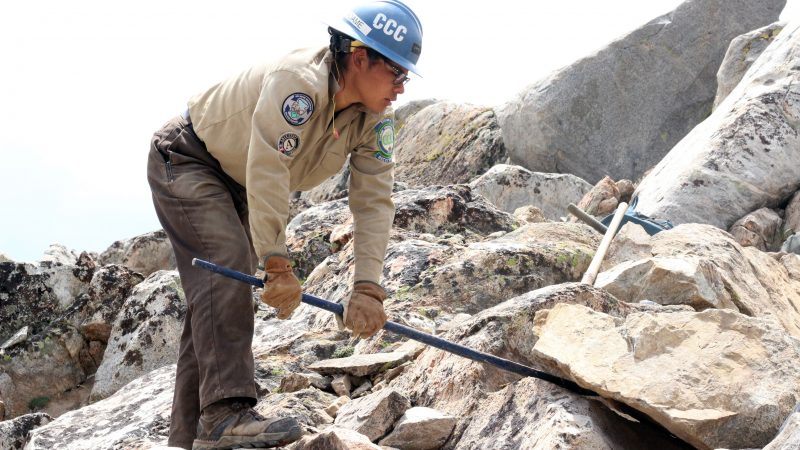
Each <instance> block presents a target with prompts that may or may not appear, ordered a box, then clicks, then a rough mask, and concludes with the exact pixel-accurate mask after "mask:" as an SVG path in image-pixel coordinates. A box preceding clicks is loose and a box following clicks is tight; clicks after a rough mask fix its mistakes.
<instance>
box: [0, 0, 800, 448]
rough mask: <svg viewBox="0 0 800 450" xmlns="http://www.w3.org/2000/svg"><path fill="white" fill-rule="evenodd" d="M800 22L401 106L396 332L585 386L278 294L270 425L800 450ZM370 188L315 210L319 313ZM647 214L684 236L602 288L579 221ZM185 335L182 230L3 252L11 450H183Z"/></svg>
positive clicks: (339, 437)
mask: <svg viewBox="0 0 800 450" xmlns="http://www.w3.org/2000/svg"><path fill="white" fill-rule="evenodd" d="M783 5H784V1H778V0H770V1H763V2H745V1H725V2H722V1H721V0H689V1H687V2H685V3H684V4H682V5H681V6H679V7H678V8H677V9H676V10H675V11H673V12H672V13H670V14H667V15H665V16H663V17H659V18H657V19H655V20H654V21H652V22H650V23H648V24H645V25H644V26H643V27H642V28H640V29H639V30H636V31H634V32H632V33H630V34H629V35H627V36H625V37H623V38H621V39H620V40H618V41H615V42H613V43H611V44H610V45H609V47H608V48H607V49H604V50H602V51H600V52H598V53H597V54H595V55H591V56H589V57H587V58H586V59H584V60H581V61H578V62H576V63H575V64H574V65H571V66H568V67H566V68H564V69H562V70H561V71H559V72H558V73H556V74H553V76H552V77H550V78H549V79H547V80H544V81H540V82H538V83H536V84H534V85H532V86H531V87H529V88H528V89H526V90H525V91H524V92H522V93H520V95H519V97H518V98H516V99H513V100H511V101H510V102H509V103H508V104H507V105H505V106H504V107H502V108H498V110H496V111H493V110H492V109H490V108H483V107H478V106H474V105H462V104H454V103H451V102H446V101H434V100H431V101H426V102H416V103H414V104H410V105H408V106H407V107H405V108H403V109H402V110H401V111H398V117H400V118H402V121H401V122H402V126H401V128H400V130H399V135H398V142H397V146H398V148H397V151H396V154H397V155H398V169H397V182H396V186H395V192H394V194H393V200H394V202H395V205H396V215H395V219H394V225H393V228H392V233H391V240H390V244H389V248H388V251H387V255H386V260H385V265H384V271H383V284H384V286H385V287H386V289H387V291H388V293H389V297H388V299H387V301H386V309H387V313H388V315H389V318H390V320H392V321H394V322H397V323H400V324H403V325H406V326H409V327H413V328H415V329H418V330H420V331H424V332H426V333H430V334H434V335H436V336H437V337H440V338H443V339H446V340H448V341H451V342H455V343H458V344H461V345H464V346H467V347H470V348H473V349H476V350H479V351H481V352H486V353H490V354H493V355H496V356H499V357H502V358H505V359H508V360H511V361H515V362H518V363H520V364H524V365H526V366H529V367H531V368H534V369H536V370H539V371H542V372H546V373H549V374H552V375H555V376H557V377H561V378H565V379H568V380H570V381H573V382H575V383H576V384H577V385H578V386H580V387H581V388H583V389H584V391H582V393H578V392H575V391H574V390H569V389H566V388H563V387H559V386H557V385H555V384H552V383H550V382H547V381H544V380H541V379H538V378H535V377H523V376H520V375H517V374H514V373H511V372H507V371H504V370H502V369H500V368H498V367H495V366H492V365H487V364H485V363H479V362H475V361H472V360H468V359H465V358H462V357H460V356H456V355H453V354H451V353H448V352H445V351H442V350H437V349H435V348H431V347H427V346H425V345H422V344H419V343H417V342H415V341H411V340H408V339H405V338H402V337H400V336H397V335H393V334H391V333H388V332H386V331H381V332H379V333H378V334H377V335H376V336H374V337H372V338H370V339H367V340H358V339H353V338H351V337H350V336H349V334H348V333H346V332H342V331H339V330H338V329H337V326H336V323H335V320H334V319H333V316H332V315H331V314H330V313H327V312H324V311H321V310H318V309H315V308H313V307H310V306H308V305H303V306H301V307H300V308H299V309H298V310H297V311H296V312H295V313H294V315H293V316H292V317H291V318H290V319H289V320H285V321H281V320H278V319H277V318H275V316H274V313H273V311H272V310H271V309H270V308H268V307H266V306H265V305H262V304H260V302H259V301H257V298H258V296H257V292H254V293H253V294H254V296H253V299H254V300H253V303H254V309H255V311H256V318H257V320H256V328H255V339H254V346H253V353H254V356H255V363H256V382H257V386H258V390H259V396H260V399H259V402H258V405H257V406H256V409H257V410H258V411H260V412H262V413H264V414H269V415H274V414H278V415H291V416H294V417H296V418H298V420H300V422H301V423H302V424H303V425H304V427H305V431H306V435H305V436H304V437H303V438H302V440H300V441H298V442H297V443H295V444H292V445H291V446H289V447H287V448H288V449H292V450H312V449H313V450H316V449H320V450H322V449H381V448H383V449H390V448H394V449H401V450H407V449H408V450H410V449H448V450H455V449H459V450H460V449H537V450H538V449H541V450H545V449H546V450H550V449H556V448H560V449H609V450H611V449H613V450H638V449H645V448H646V449H667V450H669V449H691V448H696V449H703V450H710V449H755V448H763V449H765V450H778V449H781V450H789V449H797V448H800V238H799V237H798V236H800V191H799V190H800V164H798V163H797V162H798V161H800V136H799V135H798V132H799V131H800V22H798V21H794V22H789V23H775V21H776V20H777V17H778V15H779V14H780V11H781V9H782V7H783ZM698 30H703V32H702V33H701V34H702V36H700V35H697V33H699V31H698ZM717 85H719V90H717ZM620 93H624V94H625V95H619V94H620ZM642 93H646V94H647V95H646V96H644V97H642ZM635 99H639V100H635ZM665 99H669V102H662V100H664V101H665ZM715 99H716V100H715ZM712 107H713V111H712ZM623 113H624V114H623ZM556 117H557V118H558V123H557V125H558V126H556V125H555V124H554V123H550V122H549V121H550V120H555V118H556ZM633 118H636V120H634V119H633ZM525 133H527V135H526V136H527V138H529V139H527V140H524V141H525V145H523V141H521V140H519V139H518V137H519V136H522V135H523V134H525ZM534 138H535V139H534ZM576 143H581V144H582V145H583V146H582V147H580V146H576V145H574V144H576ZM587 149H597V150H598V153H597V154H596V157H592V158H589V157H587V153H586V152H587V151H589V150H587ZM606 149H609V150H606ZM610 149H615V150H613V151H612V150H610ZM616 150H619V151H618V152H616ZM633 162H635V164H634V163H633ZM556 172H558V173H556ZM347 177H348V172H347V170H343V172H342V173H341V174H339V175H337V176H336V177H333V178H331V180H329V181H328V182H326V183H325V184H324V185H323V186H321V187H319V188H317V189H315V190H313V191H311V192H308V193H303V194H301V195H298V196H296V198H295V199H294V200H293V207H292V216H293V219H292V220H291V222H290V223H289V227H288V231H287V239H288V241H287V243H288V246H289V251H290V254H291V256H292V259H293V260H294V261H295V263H296V271H297V274H298V276H299V277H301V279H302V280H304V289H305V291H306V292H307V293H310V294H313V295H316V296H318V297H322V298H326V299H329V300H332V301H336V300H337V299H340V298H341V297H343V296H344V295H347V293H348V290H349V288H350V285H351V283H352V277H353V273H352V270H353V265H352V261H353V242H352V235H353V230H352V229H353V223H352V218H351V216H350V212H349V210H348V207H347V199H346V189H347ZM632 198H635V199H637V201H638V203H637V209H638V211H639V212H642V213H645V214H648V215H651V216H655V217H658V218H660V219H668V220H671V221H672V222H673V223H674V224H675V225H676V226H675V227H674V228H671V229H667V230H665V231H662V232H659V233H657V234H654V235H652V236H651V235H649V234H647V233H646V232H645V231H644V229H643V228H642V227H641V226H639V225H636V224H634V223H626V224H625V225H624V226H622V228H621V229H620V230H619V232H618V234H617V235H616V236H615V238H614V240H613V241H612V243H611V247H610V249H609V252H608V254H607V255H606V256H605V258H604V260H603V263H602V266H601V271H600V273H599V275H598V277H597V280H596V281H595V282H594V283H592V284H586V283H581V282H580V281H581V278H582V276H583V274H584V273H585V272H586V270H587V268H588V267H589V265H590V263H591V261H592V259H593V257H594V256H595V253H596V252H597V249H598V246H599V244H600V241H601V239H602V237H603V236H602V235H601V234H600V233H599V232H597V231H595V230H594V229H593V228H591V227H590V226H588V225H586V224H584V223H582V222H581V221H579V220H576V219H574V218H569V217H567V212H566V207H567V205H568V204H569V203H575V204H578V205H580V207H581V208H582V209H584V210H585V211H587V212H588V213H590V214H592V215H594V216H596V217H598V218H602V217H604V216H606V215H607V214H610V213H611V212H613V211H614V210H615V208H616V207H617V205H618V204H619V203H620V202H623V201H624V202H630V201H631V199H632ZM184 314H185V305H184V294H183V290H182V287H181V283H180V279H179V277H178V275H177V272H176V271H175V270H174V258H173V256H172V251H171V248H170V245H169V243H168V242H167V241H166V238H165V235H164V233H163V232H162V231H155V232H153V233H148V234H146V235H142V236H137V237H134V238H132V239H126V240H123V241H120V242H117V243H115V244H114V245H112V246H111V247H110V248H109V249H108V250H107V251H105V252H103V253H102V254H99V255H98V254H92V253H88V252H76V251H72V250H69V249H66V248H64V247H63V246H59V245H54V246H52V247H51V248H50V249H49V250H48V251H47V253H46V254H45V255H44V256H43V258H42V259H41V260H40V261H36V262H19V261H13V260H9V259H8V258H6V257H3V256H2V255H0V449H2V450H5V449H26V450H43V449H53V448H58V449H65V450H66V449H75V450H78V449H80V450H83V449H115V450H116V449H130V450H133V449H154V448H162V449H163V448H165V447H164V446H165V445H166V438H167V433H168V430H169V423H170V407H171V401H172V391H173V388H174V386H173V383H174V372H175V360H176V355H177V345H178V340H179V336H180V330H181V327H182V325H181V324H182V320H183V317H184ZM586 391H591V392H592V393H593V394H586Z"/></svg>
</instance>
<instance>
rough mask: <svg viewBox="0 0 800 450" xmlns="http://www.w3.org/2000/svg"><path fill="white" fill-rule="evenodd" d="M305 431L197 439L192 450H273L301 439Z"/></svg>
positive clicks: (296, 429)
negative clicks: (265, 449)
mask: <svg viewBox="0 0 800 450" xmlns="http://www.w3.org/2000/svg"><path fill="white" fill-rule="evenodd" d="M302 435H303V430H302V429H300V428H299V427H298V428H294V429H292V430H290V431H288V432H282V433H261V434H258V435H256V436H222V437H221V438H219V439H217V440H216V441H205V440H200V439H195V440H194V443H193V444H192V450H230V449H235V448H272V447H280V446H282V445H287V444H291V443H292V442H294V441H296V440H298V439H300V437H301V436H302Z"/></svg>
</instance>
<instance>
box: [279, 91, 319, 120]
mask: <svg viewBox="0 0 800 450" xmlns="http://www.w3.org/2000/svg"><path fill="white" fill-rule="evenodd" d="M282 112H283V118H284V119H286V121H287V122H289V125H294V126H297V125H302V124H304V123H306V122H308V119H310V118H311V114H312V113H313V112H314V101H313V100H311V97H309V96H308V95H306V94H303V93H302V92H295V93H294V94H292V95H290V96H288V97H286V100H284V101H283V108H282Z"/></svg>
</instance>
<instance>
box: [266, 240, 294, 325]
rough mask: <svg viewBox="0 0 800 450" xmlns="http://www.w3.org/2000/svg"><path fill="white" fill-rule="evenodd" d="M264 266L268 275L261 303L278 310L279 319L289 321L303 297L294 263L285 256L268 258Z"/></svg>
mask: <svg viewBox="0 0 800 450" xmlns="http://www.w3.org/2000/svg"><path fill="white" fill-rule="evenodd" d="M264 266H265V267H264V272H266V275H265V277H264V291H263V292H261V301H262V302H264V303H266V304H268V305H269V306H272V307H273V308H277V309H278V319H288V318H289V316H291V315H292V312H293V311H294V310H295V308H297V307H298V306H299V305H300V298H301V297H302V296H303V291H302V289H300V280H298V279H297V277H296V276H294V272H292V263H291V262H290V261H289V260H288V259H287V258H285V257H283V256H280V255H273V256H270V257H268V258H267V261H266V262H265V263H264Z"/></svg>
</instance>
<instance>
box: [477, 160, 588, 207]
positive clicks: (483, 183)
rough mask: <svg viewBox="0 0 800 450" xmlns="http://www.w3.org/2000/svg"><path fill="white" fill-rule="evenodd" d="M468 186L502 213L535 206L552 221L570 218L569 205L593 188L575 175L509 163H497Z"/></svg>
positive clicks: (576, 201)
mask: <svg viewBox="0 0 800 450" xmlns="http://www.w3.org/2000/svg"><path fill="white" fill-rule="evenodd" d="M469 185H470V186H471V187H472V190H473V192H476V193H478V194H481V195H482V196H484V197H485V198H486V199H487V200H488V201H489V203H491V204H493V205H494V206H496V207H498V208H500V209H502V210H503V211H506V212H510V213H513V212H514V211H515V210H516V209H517V208H521V207H523V206H529V205H532V206H536V207H538V208H539V209H541V210H542V212H543V213H544V215H545V217H547V218H548V219H550V220H558V219H559V218H561V217H562V216H565V215H567V206H568V205H569V204H570V203H578V201H580V199H581V198H583V196H584V195H585V194H586V193H587V192H589V190H591V189H592V185H590V184H589V183H587V182H585V181H583V180H582V179H580V178H578V177H576V176H575V175H570V174H555V173H541V172H531V171H530V170H528V169H526V168H524V167H521V166H512V165H507V164H497V165H496V166H494V167H492V168H491V169H489V171H488V172H486V173H485V174H483V175H481V176H480V177H478V178H476V179H475V180H473V181H472V182H471V183H470V184H469Z"/></svg>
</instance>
